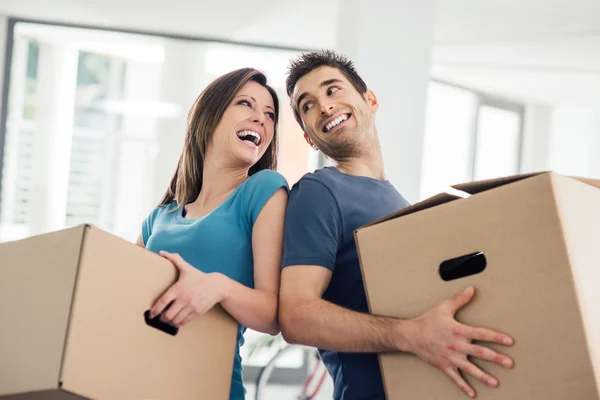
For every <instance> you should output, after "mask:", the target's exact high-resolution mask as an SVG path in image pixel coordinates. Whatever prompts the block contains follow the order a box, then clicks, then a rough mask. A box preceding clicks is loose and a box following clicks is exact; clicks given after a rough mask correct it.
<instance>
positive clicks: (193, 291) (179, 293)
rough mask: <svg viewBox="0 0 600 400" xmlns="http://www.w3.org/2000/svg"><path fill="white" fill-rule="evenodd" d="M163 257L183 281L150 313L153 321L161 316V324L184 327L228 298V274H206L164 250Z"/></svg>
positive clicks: (164, 295)
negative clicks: (175, 268) (171, 264)
mask: <svg viewBox="0 0 600 400" xmlns="http://www.w3.org/2000/svg"><path fill="white" fill-rule="evenodd" d="M160 255H161V256H163V257H164V258H166V259H167V260H169V261H171V262H172V263H173V264H174V265H175V267H177V269H178V270H179V279H178V280H177V282H176V283H175V284H173V286H171V287H170V288H169V289H168V290H167V291H166V292H165V293H164V294H163V295H162V296H161V297H160V298H159V299H158V300H157V301H156V303H155V304H154V306H153V307H152V309H151V310H150V317H151V318H154V317H156V316H157V315H161V317H160V319H161V321H163V322H165V323H169V324H171V325H173V326H176V327H180V326H183V325H185V324H187V323H188V322H190V321H191V320H193V319H194V318H197V317H199V316H201V315H204V314H206V313H207V312H208V311H209V310H210V309H211V308H213V307H214V306H215V305H216V304H218V303H220V302H221V301H223V300H224V299H225V298H226V296H227V282H228V278H227V277H226V276H225V275H223V274H220V273H210V274H207V273H204V272H202V271H200V270H198V269H196V268H194V267H193V266H192V265H190V264H189V263H187V262H186V261H185V260H184V259H183V258H181V256H180V255H179V254H171V253H167V252H166V251H161V252H160ZM169 304H170V305H169ZM167 306H168V308H167ZM165 308H166V310H165Z"/></svg>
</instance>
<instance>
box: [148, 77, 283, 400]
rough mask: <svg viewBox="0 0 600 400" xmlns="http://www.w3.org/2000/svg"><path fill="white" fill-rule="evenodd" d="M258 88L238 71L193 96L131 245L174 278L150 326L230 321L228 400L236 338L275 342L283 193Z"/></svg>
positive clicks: (238, 375) (265, 102) (269, 94)
mask: <svg viewBox="0 0 600 400" xmlns="http://www.w3.org/2000/svg"><path fill="white" fill-rule="evenodd" d="M266 80H267V79H266V77H265V75H263V74H262V73H261V72H259V71H257V70H254V69H250V68H245V69H240V70H236V71H233V72H230V73H228V74H226V75H224V76H222V77H220V78H218V79H217V80H215V81H214V82H212V83H211V84H210V85H209V86H208V87H207V88H206V89H205V90H204V91H203V92H202V93H201V94H200V96H199V97H198V99H197V100H196V102H195V103H194V105H193V106H192V109H191V110H190V113H189V115H188V121H187V133H186V138H185V143H184V148H183V152H182V154H181V157H180V159H179V165H178V166H177V170H176V172H175V175H174V176H173V178H172V180H171V183H170V185H169V188H168V190H167V192H166V194H165V196H164V198H163V199H162V200H161V202H160V204H159V206H158V207H157V208H155V209H154V210H153V211H152V212H151V214H150V215H149V216H148V217H147V218H146V220H144V222H143V224H142V233H141V235H140V237H139V238H138V242H137V243H138V244H139V245H140V246H144V247H146V248H147V249H149V250H151V251H155V252H160V254H161V255H163V256H164V257H165V258H167V259H168V260H170V261H171V262H173V264H175V266H176V267H177V268H178V269H179V279H178V281H177V282H176V283H175V284H174V285H173V286H172V287H171V288H169V290H167V291H166V292H165V293H164V294H163V296H162V297H161V298H160V299H159V300H158V301H157V302H156V303H155V305H154V306H153V308H152V309H151V316H152V317H156V316H158V315H161V319H162V320H163V321H164V322H168V323H170V324H172V325H175V326H177V327H180V326H182V325H185V324H186V323H188V322H189V321H191V320H192V319H194V318H197V317H198V316H201V315H202V314H204V313H206V312H207V311H208V310H210V309H211V308H212V307H213V306H215V305H216V304H217V303H219V304H221V306H223V308H224V309H225V310H227V312H228V313H229V314H231V315H232V316H233V317H234V318H235V319H236V320H237V321H238V323H239V330H238V338H237V349H236V353H235V360H234V370H233V378H232V385H231V392H230V393H231V394H230V399H235V400H241V399H244V396H245V389H244V386H243V383H242V372H241V370H242V366H241V357H240V354H239V349H240V347H241V346H242V344H243V340H244V339H243V334H244V331H245V330H246V328H247V327H248V328H251V329H254V330H256V331H260V332H264V333H268V334H271V335H276V334H277V333H278V332H279V327H278V323H277V297H278V291H279V273H280V264H281V258H282V248H283V220H284V213H285V206H286V203H287V193H288V190H289V187H288V185H287V182H286V180H285V178H284V177H283V176H282V175H280V174H279V173H277V172H275V171H274V169H275V168H276V164H277V162H276V159H277V120H278V115H279V103H278V99H277V95H276V93H275V91H274V90H273V89H272V88H271V87H269V86H268V85H267V84H266ZM165 251H168V252H165ZM167 306H168V307H167Z"/></svg>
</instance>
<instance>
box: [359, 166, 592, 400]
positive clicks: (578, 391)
mask: <svg viewBox="0 0 600 400" xmlns="http://www.w3.org/2000/svg"><path fill="white" fill-rule="evenodd" d="M454 188H455V189H457V190H460V191H464V192H467V193H469V194H471V196H470V197H468V198H457V197H455V196H451V195H448V194H439V195H437V196H435V197H432V198H430V199H428V200H425V201H423V202H421V203H418V204H415V205H414V206H412V207H409V208H407V209H405V210H401V211H400V212H398V213H396V214H393V215H390V216H388V217H386V218H383V219H381V220H379V221H376V222H375V223H373V224H371V225H369V226H366V227H362V228H361V229H358V230H357V231H356V232H355V234H356V239H357V245H358V249H359V253H360V259H361V263H362V269H363V275H364V279H365V286H366V290H367V296H368V301H369V306H370V309H371V312H372V313H374V314H378V315H387V316H394V317H401V318H411V317H416V316H418V315H420V314H422V313H423V312H424V311H426V310H427V309H429V308H430V307H432V306H434V305H436V304H438V303H439V302H440V301H442V300H445V299H447V298H450V297H452V296H454V295H455V294H457V293H459V292H460V291H462V290H463V289H465V288H466V287H467V286H468V285H473V286H474V287H475V288H476V294H475V298H474V299H473V300H472V302H471V303H469V304H468V305H467V306H466V307H465V308H463V309H462V310H461V311H460V312H459V313H458V314H457V319H458V320H459V321H461V322H464V323H466V324H469V325H474V326H483V327H487V328H491V329H495V330H498V331H500V332H506V333H508V334H510V335H511V336H513V337H514V338H515V341H516V342H515V344H514V346H512V347H505V346H500V345H491V346H490V347H492V348H494V349H495V350H497V351H500V352H504V353H505V354H508V355H509V356H511V357H513V359H514V360H515V367H514V368H513V369H509V370H507V369H504V368H503V367H501V366H497V365H495V364H492V363H490V362H487V361H481V360H477V359H476V360H475V363H476V364H477V365H479V366H480V367H481V368H482V369H484V370H485V371H487V372H489V373H491V374H492V375H493V376H495V377H497V378H498V379H499V381H500V386H499V387H498V388H489V387H487V386H485V385H483V384H482V383H480V382H479V381H477V380H475V379H474V378H471V377H469V376H468V377H467V380H468V381H469V382H470V383H471V384H472V385H473V387H474V388H475V389H476V390H477V392H478V398H480V399H485V400H500V399H503V400H506V399H511V400H520V399H522V400H532V399H543V400H566V399H569V400H576V399H579V400H591V399H598V398H599V391H598V390H599V389H598V387H599V384H600V311H599V308H600V307H599V306H600V181H594V180H589V179H579V178H569V177H566V176H562V175H559V174H556V173H552V172H546V173H538V174H530V175H520V176H513V177H506V178H502V179H495V180H489V181H482V182H473V183H468V184H462V185H457V186H454ZM463 256H466V257H464V258H462V259H461V257H463ZM457 258H458V260H455V261H447V260H453V259H457ZM465 275H466V276H465ZM380 363H381V366H382V370H383V376H384V381H385V387H386V391H387V395H388V398H389V400H399V399H432V400H433V399H444V400H453V399H465V398H467V397H466V395H465V394H464V393H463V392H462V391H461V390H460V389H459V388H458V387H457V386H455V384H454V383H453V382H452V381H451V380H450V378H448V377H447V376H446V375H445V374H444V373H443V372H441V371H440V370H438V369H437V368H435V367H433V366H430V365H429V364H426V363H425V362H423V361H421V360H419V359H418V358H417V357H416V356H414V355H411V354H400V353H395V354H383V355H380Z"/></svg>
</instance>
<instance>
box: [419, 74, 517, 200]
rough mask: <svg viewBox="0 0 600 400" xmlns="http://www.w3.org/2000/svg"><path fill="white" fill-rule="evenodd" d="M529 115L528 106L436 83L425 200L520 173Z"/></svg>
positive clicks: (431, 92) (431, 107)
mask: <svg viewBox="0 0 600 400" xmlns="http://www.w3.org/2000/svg"><path fill="white" fill-rule="evenodd" d="M523 114H524V107H523V106H522V105H519V104H514V103H510V102H506V101H500V100H498V99H494V98H491V97H489V96H487V95H484V94H481V93H478V92H475V91H472V90H469V89H465V88H460V87H456V86H454V85H451V84H448V83H444V82H437V81H432V82H431V83H430V84H429V88H428V104H427V112H426V123H425V143H424V152H423V164H422V184H421V198H427V197H430V196H433V195H435V194H437V193H439V192H443V191H444V190H445V189H446V188H447V187H448V186H451V185H454V184H457V183H461V182H468V181H471V180H482V179H491V178H497V177H501V176H507V175H514V174H517V173H519V171H520V156H521V137H522V123H523Z"/></svg>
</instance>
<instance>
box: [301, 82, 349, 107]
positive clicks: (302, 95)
mask: <svg viewBox="0 0 600 400" xmlns="http://www.w3.org/2000/svg"><path fill="white" fill-rule="evenodd" d="M332 83H342V81H341V80H339V79H336V78H332V79H327V80H325V81H323V82H321V83H320V84H319V87H323V86H329V85H331V84H332ZM306 96H308V93H307V92H304V93H302V94H301V95H300V96H298V100H296V108H297V109H300V102H301V101H302V100H304V98H305V97H306Z"/></svg>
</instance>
